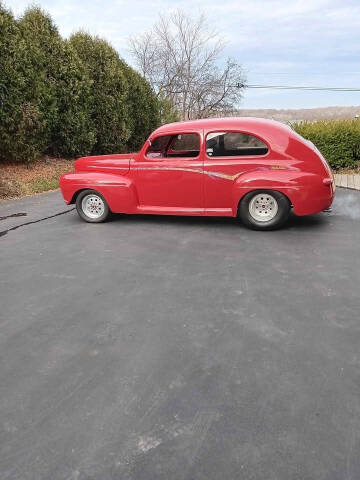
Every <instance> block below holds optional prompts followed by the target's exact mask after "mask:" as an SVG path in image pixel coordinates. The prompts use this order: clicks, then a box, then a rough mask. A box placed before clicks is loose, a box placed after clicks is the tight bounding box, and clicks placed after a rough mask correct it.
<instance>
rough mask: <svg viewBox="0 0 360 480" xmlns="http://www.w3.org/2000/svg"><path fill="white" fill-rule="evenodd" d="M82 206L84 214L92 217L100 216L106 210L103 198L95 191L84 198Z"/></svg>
mask: <svg viewBox="0 0 360 480" xmlns="http://www.w3.org/2000/svg"><path fill="white" fill-rule="evenodd" d="M81 208H82V211H83V212H84V214H85V215H86V216H87V217H89V218H92V219H95V218H100V217H101V216H102V215H103V214H104V211H105V205H104V202H103V199H102V198H101V197H99V196H98V195H95V194H93V193H92V194H89V195H86V196H85V197H84V198H83V199H82V202H81Z"/></svg>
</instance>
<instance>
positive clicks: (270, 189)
mask: <svg viewBox="0 0 360 480" xmlns="http://www.w3.org/2000/svg"><path fill="white" fill-rule="evenodd" d="M264 190H265V191H268V192H278V193H281V195H284V197H285V198H286V199H287V201H288V202H289V205H290V207H291V208H292V207H293V204H292V201H291V200H290V198H289V197H288V196H287V195H286V194H285V193H284V192H281V191H280V190H276V189H274V188H255V189H254V190H250V191H249V192H246V193H245V194H244V195H243V196H242V197H241V198H240V200H239V203H238V206H237V215H239V208H240V204H241V202H242V201H243V199H244V198H245V197H246V195H247V194H248V193H255V192H263V191H264Z"/></svg>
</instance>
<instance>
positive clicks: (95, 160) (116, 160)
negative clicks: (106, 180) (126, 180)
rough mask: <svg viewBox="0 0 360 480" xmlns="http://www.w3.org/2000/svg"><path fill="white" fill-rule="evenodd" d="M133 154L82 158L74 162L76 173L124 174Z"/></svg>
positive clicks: (128, 167) (127, 169)
mask: <svg viewBox="0 0 360 480" xmlns="http://www.w3.org/2000/svg"><path fill="white" fill-rule="evenodd" d="M135 155H136V154H135V153H117V154H114V155H94V156H90V157H82V158H79V159H78V160H76V162H75V171H77V172H79V171H80V172H106V173H118V174H121V175H124V174H126V173H127V172H128V171H129V169H130V161H131V160H132V159H133V158H134V156H135Z"/></svg>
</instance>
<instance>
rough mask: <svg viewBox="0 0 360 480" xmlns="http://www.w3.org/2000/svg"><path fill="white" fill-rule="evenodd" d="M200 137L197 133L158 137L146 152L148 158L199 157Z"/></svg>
mask: <svg viewBox="0 0 360 480" xmlns="http://www.w3.org/2000/svg"><path fill="white" fill-rule="evenodd" d="M199 153H200V137H199V135H197V134H196V133H181V134H179V135H165V136H163V137H157V138H155V140H154V141H153V142H152V143H151V145H150V146H149V148H148V149H147V151H146V156H147V158H169V157H170V158H176V157H178V158H183V157H191V158H193V157H197V156H198V155H199Z"/></svg>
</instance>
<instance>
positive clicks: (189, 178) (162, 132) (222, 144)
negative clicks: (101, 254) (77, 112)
mask: <svg viewBox="0 0 360 480" xmlns="http://www.w3.org/2000/svg"><path fill="white" fill-rule="evenodd" d="M60 187H61V191H62V194H63V196H64V199H65V202H66V203H67V204H71V203H76V208H77V211H78V213H79V215H80V217H81V218H82V219H84V220H86V221H87V222H102V221H104V220H105V219H106V218H107V217H108V216H109V214H110V213H111V212H113V213H128V214H131V213H141V214H145V213H149V214H156V215H159V214H160V215H209V216H230V217H240V219H241V220H242V222H243V223H244V224H245V225H247V226H249V227H251V228H254V229H258V230H270V229H274V228H277V227H279V226H281V225H282V224H283V223H284V222H285V221H286V219H287V218H288V216H289V213H290V210H291V208H293V211H294V213H295V214H296V215H310V214H313V213H317V212H320V211H322V210H325V209H327V208H329V207H330V205H331V203H332V201H333V198H334V191H335V185H334V181H333V176H332V173H331V170H330V168H329V166H328V164H327V163H326V160H325V159H324V157H323V156H322V155H321V153H320V152H319V151H318V150H317V149H316V147H315V146H314V145H313V144H312V143H311V142H309V141H307V140H305V139H303V138H302V137H300V136H299V135H298V134H297V133H295V132H294V131H293V130H292V129H291V128H290V127H288V126H286V125H283V124H281V123H278V122H275V121H272V120H266V119H260V118H241V117H235V118H212V119H203V120H194V121H188V122H177V123H171V124H168V125H163V126H162V127H160V128H158V129H157V130H155V131H154V132H153V133H152V134H151V135H150V137H149V138H148V140H147V141H146V142H145V144H144V146H143V147H142V148H141V150H140V152H138V153H128V154H114V155H101V156H90V157H84V158H80V159H78V160H77V161H76V162H75V172H74V173H66V174H65V175H63V176H62V177H61V179H60Z"/></svg>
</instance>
